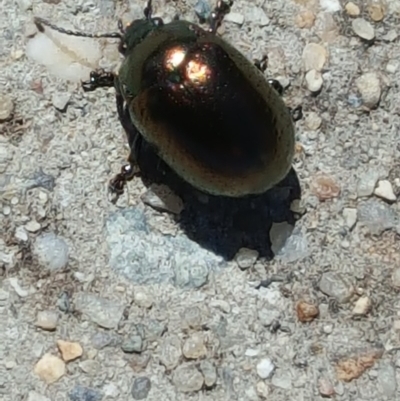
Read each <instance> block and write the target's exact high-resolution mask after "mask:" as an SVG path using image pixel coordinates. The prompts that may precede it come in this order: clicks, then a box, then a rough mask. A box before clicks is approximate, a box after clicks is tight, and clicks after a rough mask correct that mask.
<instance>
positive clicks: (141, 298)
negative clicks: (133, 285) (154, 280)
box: [133, 289, 154, 309]
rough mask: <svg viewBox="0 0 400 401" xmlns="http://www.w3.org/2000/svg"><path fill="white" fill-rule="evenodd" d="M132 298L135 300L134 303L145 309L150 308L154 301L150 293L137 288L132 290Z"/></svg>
mask: <svg viewBox="0 0 400 401" xmlns="http://www.w3.org/2000/svg"><path fill="white" fill-rule="evenodd" d="M133 300H134V301H135V303H136V305H138V306H140V307H141V308H145V309H150V308H151V307H152V306H153V303H154V299H153V297H152V295H151V294H150V293H149V292H148V291H145V290H143V289H137V290H136V291H134V293H133Z"/></svg>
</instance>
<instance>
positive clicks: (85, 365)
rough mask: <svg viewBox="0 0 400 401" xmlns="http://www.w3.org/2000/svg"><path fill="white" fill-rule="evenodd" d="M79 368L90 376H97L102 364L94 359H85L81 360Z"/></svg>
mask: <svg viewBox="0 0 400 401" xmlns="http://www.w3.org/2000/svg"><path fill="white" fill-rule="evenodd" d="M79 368H80V369H81V370H82V371H83V372H85V373H87V374H88V375H90V376H96V375H97V374H98V372H99V370H100V368H101V365H100V363H99V362H97V361H96V360H94V359H86V360H85V361H82V362H79Z"/></svg>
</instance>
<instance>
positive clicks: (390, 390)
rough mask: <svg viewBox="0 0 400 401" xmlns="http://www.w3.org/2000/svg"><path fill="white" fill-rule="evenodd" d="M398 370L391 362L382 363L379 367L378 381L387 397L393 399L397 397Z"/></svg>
mask: <svg viewBox="0 0 400 401" xmlns="http://www.w3.org/2000/svg"><path fill="white" fill-rule="evenodd" d="M396 376H397V374H396V370H395V369H394V367H393V365H392V364H391V363H389V362H384V363H382V364H381V365H380V366H379V368H378V375H377V382H378V386H379V388H380V390H381V391H382V394H383V396H384V398H385V399H387V400H392V399H395V398H397V397H396V393H397V387H398V386H397V378H396Z"/></svg>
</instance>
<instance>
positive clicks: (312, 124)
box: [304, 111, 322, 131]
mask: <svg viewBox="0 0 400 401" xmlns="http://www.w3.org/2000/svg"><path fill="white" fill-rule="evenodd" d="M304 122H305V124H306V127H307V128H308V129H309V130H311V131H316V130H317V129H318V128H320V127H321V124H322V118H321V117H320V116H319V115H318V114H317V113H315V112H314V111H311V112H310V113H308V115H307V116H306V118H305V121H304Z"/></svg>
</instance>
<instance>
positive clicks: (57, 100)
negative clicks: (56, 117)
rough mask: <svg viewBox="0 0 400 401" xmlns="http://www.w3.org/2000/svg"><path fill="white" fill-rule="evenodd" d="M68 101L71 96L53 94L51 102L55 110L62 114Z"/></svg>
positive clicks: (67, 94)
mask: <svg viewBox="0 0 400 401" xmlns="http://www.w3.org/2000/svg"><path fill="white" fill-rule="evenodd" d="M70 99H71V94H69V93H55V94H54V95H53V97H52V99H51V101H52V103H53V106H54V107H55V108H56V109H57V110H59V111H62V112H64V111H65V110H66V109H67V106H68V103H69V101H70Z"/></svg>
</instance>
